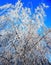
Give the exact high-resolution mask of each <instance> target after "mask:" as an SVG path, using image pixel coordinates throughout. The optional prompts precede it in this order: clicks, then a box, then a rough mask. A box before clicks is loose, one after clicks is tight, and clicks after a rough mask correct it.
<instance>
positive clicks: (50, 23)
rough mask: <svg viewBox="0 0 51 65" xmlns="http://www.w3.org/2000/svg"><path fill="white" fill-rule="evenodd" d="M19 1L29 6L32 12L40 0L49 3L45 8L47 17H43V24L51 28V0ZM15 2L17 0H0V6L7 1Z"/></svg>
mask: <svg viewBox="0 0 51 65" xmlns="http://www.w3.org/2000/svg"><path fill="white" fill-rule="evenodd" d="M21 1H22V2H23V3H24V6H27V7H30V8H31V10H32V12H33V11H34V9H35V8H36V7H37V6H38V5H39V4H40V3H42V2H43V3H45V4H47V5H49V6H50V7H49V8H48V9H47V10H46V14H47V17H46V19H45V24H46V25H47V26H48V27H49V28H51V0H21ZM16 2H17V0H0V6H2V5H4V4H7V3H12V4H15V3H16Z"/></svg>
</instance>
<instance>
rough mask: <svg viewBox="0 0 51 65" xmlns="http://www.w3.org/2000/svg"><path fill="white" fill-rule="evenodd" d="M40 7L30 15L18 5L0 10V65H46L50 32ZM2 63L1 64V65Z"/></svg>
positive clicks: (26, 9) (2, 7)
mask: <svg viewBox="0 0 51 65" xmlns="http://www.w3.org/2000/svg"><path fill="white" fill-rule="evenodd" d="M47 7H48V6H46V5H45V4H44V3H43V4H41V5H39V6H38V7H37V8H36V9H35V12H34V13H33V14H32V12H31V9H30V8H27V7H23V4H22V3H21V2H20V1H18V2H17V3H16V4H15V5H12V4H6V5H4V6H1V7H0V10H1V12H0V15H1V16H0V59H1V60H0V64H2V65H45V64H46V65H49V64H50V63H51V60H49V59H51V58H48V57H49V56H48V54H51V51H50V50H51V44H50V43H51V42H50V40H51V29H48V28H47V26H46V25H45V23H44V19H45V17H46V14H45V11H44V9H45V8H47ZM3 63H4V64H3Z"/></svg>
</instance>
